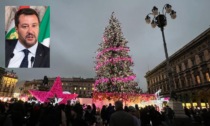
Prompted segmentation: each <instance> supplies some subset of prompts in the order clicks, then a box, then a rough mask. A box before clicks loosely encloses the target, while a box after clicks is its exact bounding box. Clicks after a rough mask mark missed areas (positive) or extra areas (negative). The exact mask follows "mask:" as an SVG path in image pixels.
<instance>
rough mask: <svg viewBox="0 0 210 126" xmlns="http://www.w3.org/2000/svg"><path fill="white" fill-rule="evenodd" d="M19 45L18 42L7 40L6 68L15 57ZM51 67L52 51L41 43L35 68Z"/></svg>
mask: <svg viewBox="0 0 210 126" xmlns="http://www.w3.org/2000/svg"><path fill="white" fill-rule="evenodd" d="M16 44H17V40H6V44H5V66H6V67H8V65H9V61H10V59H11V58H12V57H13V56H14V55H13V50H14V48H15V46H16ZM37 67H40V68H42V67H43V68H46V67H48V68H49V67H50V49H49V48H48V47H46V46H44V45H42V44H40V43H38V47H37V50H36V55H35V60H34V65H33V68H37Z"/></svg>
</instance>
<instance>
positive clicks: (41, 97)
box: [29, 77, 78, 104]
mask: <svg viewBox="0 0 210 126" xmlns="http://www.w3.org/2000/svg"><path fill="white" fill-rule="evenodd" d="M29 92H30V93H31V95H33V96H34V97H35V98H36V99H37V100H38V101H40V102H49V101H48V98H53V97H55V96H56V97H57V98H62V101H61V102H60V103H59V104H62V103H64V104H65V103H66V102H67V100H70V99H74V98H76V97H77V96H78V95H77V94H64V93H63V89H62V83H61V79H60V77H57V78H56V80H55V82H54V84H53V86H52V88H51V89H50V91H36V90H29Z"/></svg>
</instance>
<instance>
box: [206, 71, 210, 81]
mask: <svg viewBox="0 0 210 126" xmlns="http://www.w3.org/2000/svg"><path fill="white" fill-rule="evenodd" d="M206 80H207V81H209V82H210V77H209V73H206Z"/></svg>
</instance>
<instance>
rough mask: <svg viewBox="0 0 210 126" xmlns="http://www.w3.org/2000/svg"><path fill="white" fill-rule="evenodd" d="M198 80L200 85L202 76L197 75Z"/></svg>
mask: <svg viewBox="0 0 210 126" xmlns="http://www.w3.org/2000/svg"><path fill="white" fill-rule="evenodd" d="M196 80H197V82H198V84H200V83H201V80H200V76H198V75H197V76H196Z"/></svg>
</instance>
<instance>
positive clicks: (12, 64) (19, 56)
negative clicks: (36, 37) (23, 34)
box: [8, 40, 38, 68]
mask: <svg viewBox="0 0 210 126" xmlns="http://www.w3.org/2000/svg"><path fill="white" fill-rule="evenodd" d="M37 47H38V42H36V44H35V45H33V46H32V47H30V48H28V50H29V51H30V52H29V54H28V68H32V67H33V63H34V61H33V62H31V58H32V57H34V59H35V55H36V49H37ZM24 49H26V48H25V47H24V46H23V45H22V44H21V43H20V42H19V40H18V41H17V44H16V46H15V48H14V50H13V54H14V56H13V57H12V58H11V59H10V61H9V65H8V68H20V64H21V62H22V60H23V58H24V57H25V54H24V52H23V51H22V50H24Z"/></svg>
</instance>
